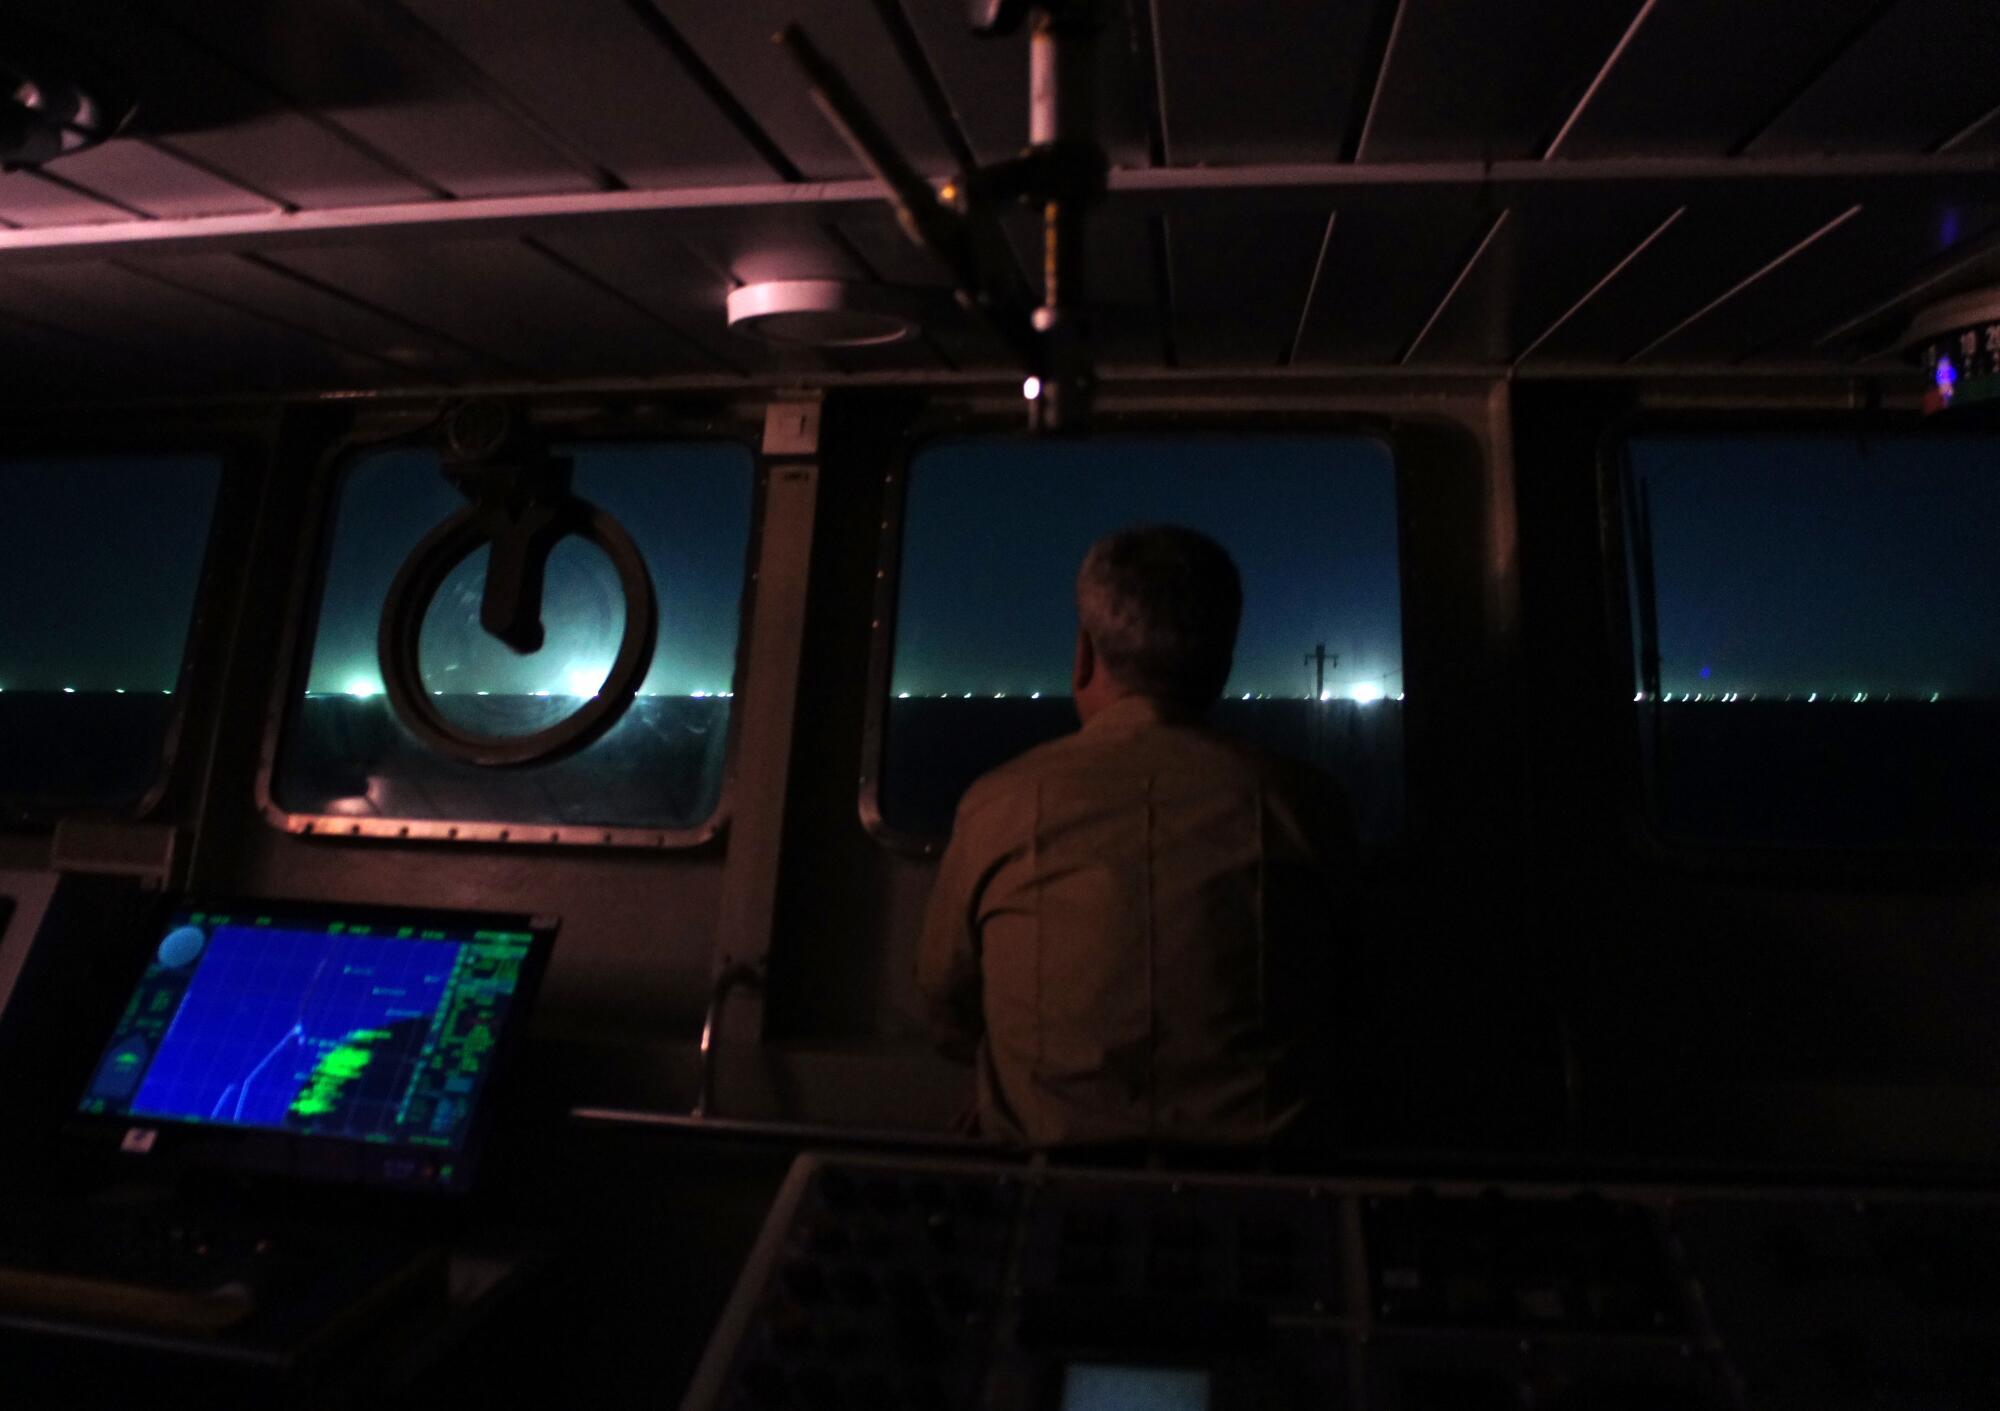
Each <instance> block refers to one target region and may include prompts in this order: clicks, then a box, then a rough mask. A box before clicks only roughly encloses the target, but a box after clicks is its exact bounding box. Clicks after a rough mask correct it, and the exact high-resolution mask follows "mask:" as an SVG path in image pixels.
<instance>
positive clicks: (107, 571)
mask: <svg viewBox="0 0 2000 1411" xmlns="http://www.w3.org/2000/svg"><path fill="white" fill-rule="evenodd" d="M221 473H222V467H221V464H220V462H218V461H217V460H216V459H215V458H214V457H212V456H151V457H147V458H146V459H144V460H136V461H135V460H128V461H104V460H88V459H81V458H78V459H61V458H51V459H47V460H42V459H21V460H8V461H3V462H0V506H5V511H4V515H5V517H4V520H0V523H4V524H5V526H6V529H5V535H4V538H5V551H4V552H0V690H26V691H54V690H60V689H61V688H63V687H65V686H72V687H75V688H76V689H77V690H79V691H112V690H128V691H170V690H172V689H173V688H174V684H175V682H176V681H178V680H179V678H180V670H181V657H182V655H183V653H184V652H185V650H186V646H187V636H188V625H189V622H190V620H191V615H192V613H193V609H194V598H195V590H196V587H197V585H198V584H199V582H200V579H201V565H202V558H203V555H204V553H205V552H206V549H207V544H208V526H209V521H210V519H211V518H212V517H213V515H214V512H215V494H216V489H217V486H218V484H219V482H220V479H221Z"/></svg>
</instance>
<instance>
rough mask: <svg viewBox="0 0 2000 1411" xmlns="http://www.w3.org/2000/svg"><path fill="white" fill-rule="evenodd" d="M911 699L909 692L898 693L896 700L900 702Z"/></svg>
mask: <svg viewBox="0 0 2000 1411" xmlns="http://www.w3.org/2000/svg"><path fill="white" fill-rule="evenodd" d="M909 698H910V693H909V692H908V691H898V692H896V699H897V700H899V701H907V700H908V699H909Z"/></svg>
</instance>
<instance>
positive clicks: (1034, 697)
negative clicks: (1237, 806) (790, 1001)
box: [1028, 691, 1936, 701]
mask: <svg viewBox="0 0 2000 1411" xmlns="http://www.w3.org/2000/svg"><path fill="white" fill-rule="evenodd" d="M1041 698H1042V693H1041V692H1040V691H1030V692H1029V693H1028V699H1029V700H1031V701H1038V700H1040V699H1041ZM1932 699H1933V700H1935V699H1936V697H1932Z"/></svg>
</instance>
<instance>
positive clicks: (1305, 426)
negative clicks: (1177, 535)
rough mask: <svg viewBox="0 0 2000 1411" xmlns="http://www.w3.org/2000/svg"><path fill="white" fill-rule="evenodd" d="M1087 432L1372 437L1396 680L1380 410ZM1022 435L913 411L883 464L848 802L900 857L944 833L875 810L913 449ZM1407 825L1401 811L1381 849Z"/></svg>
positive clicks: (1402, 598)
mask: <svg viewBox="0 0 2000 1411" xmlns="http://www.w3.org/2000/svg"><path fill="white" fill-rule="evenodd" d="M1088 435H1089V437H1092V438H1096V437H1103V438H1107V439H1108V438H1111V437H1121V436H1157V437H1173V436H1184V437H1188V438H1190V439H1195V438H1200V437H1205V436H1239V437H1243V438H1246V439H1249V438H1255V437H1258V436H1268V437H1273V438H1275V437H1282V436H1323V437H1334V436H1350V437H1354V438H1356V439H1365V440H1373V441H1376V442H1379V443H1380V444H1381V446H1382V448H1383V449H1384V450H1385V451H1387V452H1388V453H1389V462H1390V467H1391V473H1392V474H1393V475H1394V477H1395V483H1396V592H1397V605H1398V621H1399V624H1400V628H1401V638H1402V640H1401V646H1402V650H1403V662H1404V670H1405V673H1406V674H1405V676H1404V682H1405V687H1406V689H1407V686H1408V682H1409V677H1408V675H1407V671H1408V666H1409V659H1410V658H1409V614H1408V611H1407V606H1408V598H1409V585H1410V553H1409V549H1410V509H1409V503H1410V501H1409V495H1408V493H1407V492H1408V475H1409V464H1410V463H1409V459H1408V458H1407V457H1405V456H1404V455H1402V454H1401V453H1400V442H1401V435H1400V433H1399V419H1398V418H1396V417H1394V416H1391V415H1386V414H1380V413H1369V412H1352V411H1327V410H1323V409H1320V410H1309V411H1300V410H1296V409H1294V408H1292V407H1289V406H1288V407H1287V408H1286V409H1285V410H1284V411H1283V412H1282V413H1279V412H1275V411H1272V410H1269V409H1265V408H1259V407H1249V408H1246V409H1245V410H1244V411H1242V412H1239V413H1188V414H1176V413H1173V412H1170V411H1154V410H1144V411H1130V412H1109V411H1107V412H1101V413H1100V414H1099V415H1098V416H1097V417H1096V418H1095V420H1094V422H1093V425H1092V428H1091V430H1090V432H1089V433H1088ZM985 439H991V440H1019V441H1023V442H1026V441H1032V440H1033V439H1035V438H1034V435H1033V434H1032V433H1030V432H1028V431H1026V430H1024V429H1023V426H1022V419H1021V417H1020V415H1018V414H1015V415H1006V414H1001V413H995V412H987V411H976V412H965V411H959V412H936V411H934V412H931V413H929V414H927V415H922V416H919V417H917V418H915V419H914V420H913V421H912V423H911V424H910V426H909V428H908V429H907V430H906V431H905V433H904V435H903V438H902V442H901V445H900V446H899V447H898V450H897V453H896V455H895V457H894V458H893V459H892V460H891V462H890V464H889V467H888V469H887V470H886V471H885V472H884V473H883V503H882V519H881V533H880V537H879V542H878V551H877V555H876V565H875V596H874V605H873V606H874V610H873V612H872V613H871V614H870V615H869V621H870V624H871V626H870V629H869V638H868V675H867V691H868V700H867V708H866V713H865V715H864V718H863V724H862V736H861V771H860V790H859V797H858V799H857V801H856V807H857V810H858V812H859V815H860V820H861V827H862V830H863V831H864V832H866V833H867V834H868V836H869V837H870V838H871V839H873V840H874V841H875V842H876V844H877V845H879V846H880V847H882V848H883V849H885V850H887V851H889V852H891V853H895V854H898V855H901V856H904V857H912V858H920V859H932V858H936V857H938V856H939V855H941V854H942V853H943V852H944V848H945V844H946V843H947V842H948V841H949V837H948V836H945V837H935V838H933V837H929V836H927V835H925V834H922V833H912V832H910V831H908V830H906V829H902V828H898V827H896V826H895V825H893V824H891V823H890V822H889V821H888V820H887V819H886V818H885V817H883V814H882V776H883V773H884V765H885V764H886V762H887V750H888V742H889V741H888V736H889V685H890V681H891V679H892V677H893V675H894V671H895V654H896V614H897V607H898V604H899V602H900V599H901V594H902V582H901V579H902V565H903V533H904V530H905V528H906V527H907V519H908V500H909V480H910V475H909V472H910V467H911V466H912V465H913V464H914V463H915V461H916V459H917V457H918V456H920V455H922V454H923V452H924V451H925V450H926V449H928V448H929V447H931V446H933V445H936V444H938V443H940V442H946V441H961V440H985ZM1408 723H1409V718H1408V716H1407V715H1406V716H1405V717H1404V735H1403V752H1404V762H1405V784H1406V786H1407V783H1408V770H1407V765H1408V758H1409V749H1410V737H1409V733H1408ZM1409 832H1410V822H1409V810H1408V809H1407V808H1406V810H1405V816H1404V821H1403V824H1402V826H1401V827H1400V829H1399V830H1398V833H1397V836H1396V839H1395V841H1393V842H1392V843H1391V844H1390V845H1389V846H1390V847H1391V848H1393V847H1395V846H1397V845H1398V844H1400V843H1401V842H1402V841H1403V840H1405V839H1406V838H1407V837H1408V835H1409Z"/></svg>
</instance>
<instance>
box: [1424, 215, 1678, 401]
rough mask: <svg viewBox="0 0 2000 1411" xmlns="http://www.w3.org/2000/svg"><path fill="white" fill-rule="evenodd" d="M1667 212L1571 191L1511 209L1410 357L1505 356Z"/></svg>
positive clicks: (1472, 359)
mask: <svg viewBox="0 0 2000 1411" xmlns="http://www.w3.org/2000/svg"><path fill="white" fill-rule="evenodd" d="M1671 214H1672V208H1671V207H1670V206H1668V205H1667V204H1666V203H1665V202H1662V201H1659V200H1648V199H1643V198H1642V199H1640V200H1637V201H1620V202H1616V203H1613V202H1609V201H1602V200H1595V201H1594V200H1590V199H1588V198H1578V197H1574V196H1568V197H1563V196H1553V197H1552V198H1551V199H1545V200H1542V201H1538V202H1537V203H1535V205H1534V206H1533V207H1532V208H1531V209H1517V210H1513V211H1510V212H1509V213H1508V219H1507V220H1506V221H1505V222H1504V223H1503V224H1502V225H1501V226H1500V228H1499V229H1498V230H1496V231H1495V232H1494V235H1493V238H1492V239H1491V240H1489V241H1486V242H1485V243H1484V244H1483V245H1481V246H1480V248H1479V253H1478V255H1477V256H1476V257H1475V258H1474V260H1473V261H1472V263H1471V264H1470V265H1469V267H1468V268H1467V269H1466V272H1465V279H1464V281H1463V282H1462V283H1461V284H1460V285H1459V286H1458V289H1457V292H1455V293H1454V294H1453V295H1452V296H1451V300H1450V302H1449V303H1447V304H1445V305H1444V307H1443V308H1442V309H1441V310H1440V311H1439V313H1438V316H1437V320H1436V322H1434V323H1433V324H1432V325H1431V326H1430V328H1429V330H1428V331H1427V332H1426V333H1425V335H1424V339H1423V342H1422V343H1420V344H1419V345H1418V346H1417V347H1416V349H1415V350H1414V351H1413V352H1412V353H1411V356H1410V361H1411V362H1413V363H1424V362H1431V363H1489V362H1512V361H1513V360H1514V359H1515V357H1517V356H1518V355H1519V354H1520V353H1521V352H1522V350H1523V349H1525V348H1527V347H1528V345H1529V344H1531V343H1532V342H1534V341H1535V339H1537V338H1539V337H1541V335H1542V334H1543V333H1544V332H1546V331H1547V330H1548V329H1549V328H1550V327H1551V326H1553V325H1554V324H1555V322H1556V321H1557V320H1558V319H1560V318H1561V317H1562V316H1563V315H1564V314H1565V313H1566V312H1568V311H1569V310H1570V309H1571V308H1572V307H1574V306H1575V305H1576V303H1577V301H1578V300H1580V299H1582V298H1583V296H1584V295H1585V294H1587V293H1588V292H1589V291H1590V289H1591V287H1592V286H1593V285H1595V284H1597V283H1598V282H1599V281H1600V280H1602V279H1603V278H1604V277H1605V275H1606V274H1608V273H1609V272H1610V271H1611V270H1612V269H1613V268H1615V267H1616V266H1617V264H1618V262H1619V261H1620V260H1623V259H1625V258H1626V257H1627V256H1628V255H1630V254H1631V253H1632V252H1633V250H1635V249H1636V248H1637V247H1638V246H1639V244H1640V242H1641V241H1643V240H1645V239H1646V238H1647V237H1648V236H1650V235H1651V234H1653V232H1654V231H1656V230H1658V229H1659V228H1660V223H1661V222H1662V221H1664V220H1665V219H1666V218H1667V217H1668V216H1669V215H1671Z"/></svg>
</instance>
